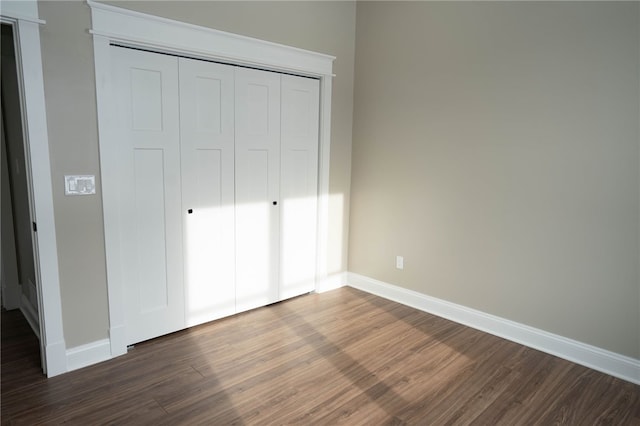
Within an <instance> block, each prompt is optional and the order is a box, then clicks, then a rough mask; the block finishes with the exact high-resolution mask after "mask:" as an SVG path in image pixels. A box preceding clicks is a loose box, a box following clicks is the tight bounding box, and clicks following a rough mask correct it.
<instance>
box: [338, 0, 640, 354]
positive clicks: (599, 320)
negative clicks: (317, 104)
mask: <svg viewBox="0 0 640 426" xmlns="http://www.w3.org/2000/svg"><path fill="white" fill-rule="evenodd" d="M639 16H640V13H639V4H638V3H637V2H636V3H609V2H603V3H575V2H562V3H537V2H531V3H528V2H515V3H505V2H478V3H456V2H407V3H404V2H358V5H357V27H356V28H357V29H356V80H355V95H354V96H355V100H354V111H355V113H354V139H353V154H352V155H353V164H352V197H351V217H350V224H351V225H350V232H351V233H350V252H349V269H350V271H353V272H356V273H359V274H363V275H366V276H369V277H372V278H376V279H379V280H382V281H385V282H388V283H392V284H396V285H399V286H401V287H404V288H407V289H411V290H415V291H418V292H421V293H424V294H427V295H430V296H435V297H438V298H442V299H445V300H448V301H451V302H455V303H458V304H462V305H465V306H469V307H472V308H475V309H478V310H481V311H484V312H488V313H491V314H494V315H498V316H500V317H504V318H508V319H511V320H514V321H517V322H520V323H524V324H528V325H531V326H533V327H537V328H540V329H543V330H547V331H549V332H552V333H557V334H559V335H562V336H566V337H569V338H572V339H575V340H578V341H581V342H585V343H588V344H592V345H595V346H598V347H601V348H604V349H608V350H611V351H613V352H617V353H620V354H623V355H627V356H631V357H634V358H640V341H639V339H640V305H639V292H640V284H639V283H640V280H639V272H638V260H639V258H640V253H639V247H638V245H639V232H640V230H639V225H640V214H639V186H640V181H639V164H638V163H639V139H640V136H639V127H638V126H639V121H638V120H639V117H640V111H639V109H640V108H639V100H640V81H639V79H640V69H639V54H640V33H639V27H640V25H639ZM396 255H403V256H404V257H405V269H404V270H403V271H400V270H397V269H395V256H396Z"/></svg>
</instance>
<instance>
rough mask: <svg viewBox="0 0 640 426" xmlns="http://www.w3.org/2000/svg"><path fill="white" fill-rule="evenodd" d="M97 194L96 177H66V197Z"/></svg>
mask: <svg viewBox="0 0 640 426" xmlns="http://www.w3.org/2000/svg"><path fill="white" fill-rule="evenodd" d="M95 193H96V177H95V176H94V175H69V176H67V175H65V177H64V195H91V194H95Z"/></svg>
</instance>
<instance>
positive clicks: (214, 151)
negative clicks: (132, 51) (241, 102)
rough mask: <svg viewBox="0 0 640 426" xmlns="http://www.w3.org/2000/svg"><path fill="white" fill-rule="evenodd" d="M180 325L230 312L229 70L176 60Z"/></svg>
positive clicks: (231, 90)
mask: <svg viewBox="0 0 640 426" xmlns="http://www.w3.org/2000/svg"><path fill="white" fill-rule="evenodd" d="M179 69H180V146H181V148H180V150H181V153H182V206H183V209H182V215H183V218H184V226H183V232H184V238H183V241H184V243H183V244H184V262H185V281H184V282H185V303H186V306H185V316H186V325H187V326H192V325H196V324H201V323H203V322H207V321H211V320H214V319H217V318H222V317H224V316H227V315H231V314H234V313H235V312H236V310H235V296H236V295H235V249H234V245H235V235H234V227H235V216H234V161H235V160H234V118H233V114H234V111H233V109H234V83H233V81H234V71H233V67H231V66H229V65H221V64H216V63H211V62H204V61H197V60H192V59H185V58H180V60H179Z"/></svg>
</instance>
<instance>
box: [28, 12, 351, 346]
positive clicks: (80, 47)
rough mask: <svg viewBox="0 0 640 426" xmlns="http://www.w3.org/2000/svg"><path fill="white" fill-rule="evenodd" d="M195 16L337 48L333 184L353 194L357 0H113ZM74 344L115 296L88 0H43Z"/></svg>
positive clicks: (342, 235) (340, 265) (102, 327)
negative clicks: (73, 191)
mask: <svg viewBox="0 0 640 426" xmlns="http://www.w3.org/2000/svg"><path fill="white" fill-rule="evenodd" d="M111 3H112V4H114V3H115V4H116V5H117V6H121V7H126V8H129V9H134V10H138V11H142V12H147V13H151V14H156V15H159V16H164V17H168V18H172V19H176V20H180V21H185V22H189V23H193V24H197V25H203V26H208V27H211V28H215V29H219V30H223V31H229V32H234V33H237V34H243V35H247V36H251V37H257V38H261V39H265V40H269V41H273V42H277V43H282V44H287V45H291V46H295V47H299V48H304V49H308V50H314V51H318V52H322V53H327V54H331V55H334V56H336V57H337V60H336V61H335V63H334V72H335V74H336V75H337V76H336V77H335V79H334V90H333V101H332V115H333V116H332V125H333V127H332V145H331V150H332V151H331V170H330V180H331V184H330V185H331V192H332V193H333V194H341V195H342V194H344V196H345V197H346V198H347V199H348V197H349V185H350V166H351V158H350V152H351V123H352V110H353V69H354V46H355V3H352V2H257V3H252V2H229V3H227V2H204V1H196V2H186V1H180V2H166V1H159V2H149V1H146V2H130V1H127V2H111ZM38 7H39V13H40V17H41V18H42V19H44V20H46V21H47V24H46V25H45V26H43V27H42V29H41V31H42V32H41V34H42V35H41V41H42V55H43V68H44V79H45V97H46V106H47V120H48V130H49V145H50V150H51V167H52V178H53V197H54V208H55V218H56V234H57V238H58V259H59V264H60V287H61V295H62V308H63V324H64V335H65V340H66V343H67V347H74V346H78V345H81V344H85V343H89V342H93V341H96V340H99V339H104V338H106V337H107V330H108V303H107V286H106V272H105V268H106V267H105V252H104V232H103V219H102V205H101V197H100V186H99V183H100V182H99V175H100V169H99V153H98V137H97V118H96V103H95V83H94V66H93V48H92V40H91V36H90V35H89V34H88V32H87V30H88V29H89V28H90V26H91V25H90V11H89V7H88V6H87V5H86V3H82V2H58V1H40V2H38ZM65 174H94V175H96V176H97V177H98V180H97V184H98V193H97V195H95V196H84V197H65V196H64V185H63V183H64V182H63V176H64V175H65ZM338 207H339V205H338V204H334V205H333V210H332V212H333V223H332V229H344V230H345V231H344V232H338V233H336V232H334V234H333V235H332V241H330V245H331V246H334V247H337V249H335V250H333V252H337V253H341V255H340V257H339V258H338V259H334V260H335V261H334V267H335V268H337V269H339V270H344V269H346V250H344V249H343V248H342V247H343V246H346V241H347V234H346V232H347V230H348V228H347V226H346V223H347V222H346V221H347V218H348V212H346V211H341V209H339V208H338Z"/></svg>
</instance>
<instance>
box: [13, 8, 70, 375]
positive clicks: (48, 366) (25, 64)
mask: <svg viewBox="0 0 640 426" xmlns="http://www.w3.org/2000/svg"><path fill="white" fill-rule="evenodd" d="M0 20H1V21H2V22H5V23H8V24H11V25H13V27H14V29H15V37H16V41H17V43H16V45H17V49H16V59H17V60H18V61H19V67H18V74H19V77H20V78H21V82H22V96H23V107H24V111H23V116H24V133H25V134H24V136H25V140H26V147H27V151H28V152H27V158H28V163H29V164H28V167H29V175H30V178H31V181H30V185H31V191H32V200H33V205H32V209H33V211H32V217H33V219H34V220H35V222H36V223H37V226H38V232H37V235H36V236H34V261H35V265H36V281H37V283H36V286H37V291H38V304H39V306H38V314H39V320H40V321H39V323H40V347H41V351H42V354H41V355H42V367H43V370H44V372H45V373H46V374H47V376H48V377H53V376H56V375H59V374H61V373H64V372H66V371H67V357H66V343H65V340H64V332H63V325H62V302H61V297H60V278H59V274H58V252H57V240H56V232H55V219H54V210H53V193H52V188H53V187H54V185H53V182H52V178H51V165H50V158H49V138H48V132H47V117H46V105H45V98H44V78H43V73H42V55H41V50H40V25H43V24H45V22H44V21H43V20H41V19H39V18H38V6H37V2H36V1H35V0H24V1H14V2H2V3H0Z"/></svg>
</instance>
